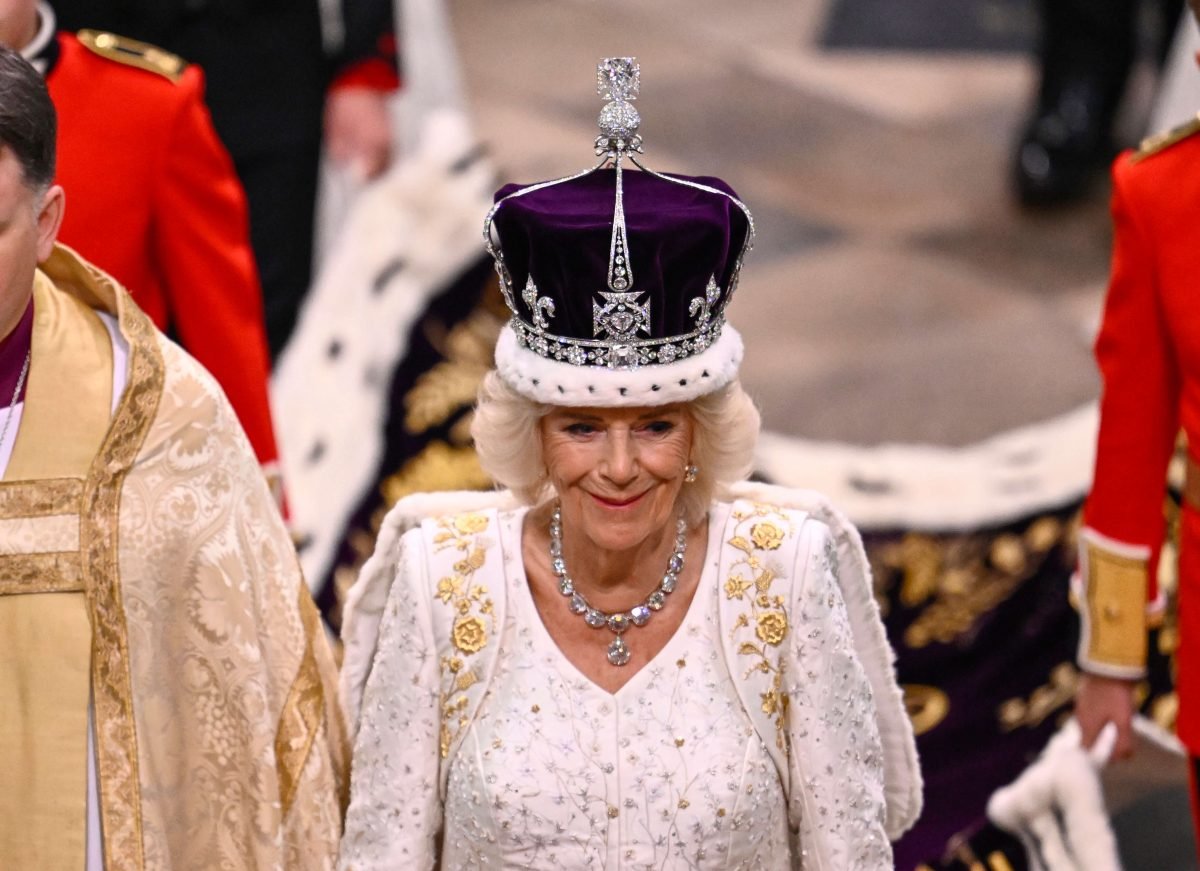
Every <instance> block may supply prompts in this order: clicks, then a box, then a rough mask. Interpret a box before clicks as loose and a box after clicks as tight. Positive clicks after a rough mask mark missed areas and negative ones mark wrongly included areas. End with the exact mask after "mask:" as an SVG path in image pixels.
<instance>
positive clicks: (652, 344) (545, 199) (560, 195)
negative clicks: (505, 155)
mask: <svg viewBox="0 0 1200 871" xmlns="http://www.w3.org/2000/svg"><path fill="white" fill-rule="evenodd" d="M616 185H617V183H616V172H615V170H612V169H598V170H596V171H594V172H590V173H587V174H584V175H582V176H580V177H576V178H573V179H570V180H567V181H562V182H559V183H557V184H552V185H549V186H544V187H543V186H541V185H540V184H534V185H506V186H505V187H503V188H501V189H500V190H499V191H498V192H497V193H496V202H497V203H498V206H497V207H496V210H495V214H494V217H493V219H492V232H493V234H494V238H495V240H496V242H497V251H498V266H499V267H500V272H501V277H502V282H503V285H504V287H505V295H506V301H507V302H508V304H509V307H510V308H511V309H512V310H513V314H514V317H513V319H512V321H511V322H510V324H509V326H508V327H507V328H506V329H505V335H503V336H502V337H501V342H500V345H499V346H498V349H497V365H498V367H499V369H500V372H501V374H502V375H503V376H504V377H505V378H506V380H508V381H509V382H510V384H512V386H514V387H516V388H517V389H518V390H520V391H521V392H523V393H525V394H526V395H529V396H531V397H533V398H536V399H538V400H540V401H548V402H555V403H557V404H580V405H604V404H610V405H641V404H645V405H655V404H662V403H664V402H673V401H679V400H681V399H690V398H694V397H695V396H698V395H701V394H702V393H706V392H709V391H710V390H715V389H717V388H718V387H721V386H723V385H724V384H726V383H728V381H729V380H731V379H732V377H734V375H735V374H736V369H737V365H738V363H740V360H741V341H740V338H738V336H737V333H736V332H735V331H734V330H732V328H730V327H729V326H728V325H727V324H725V323H724V313H725V307H726V305H727V304H728V302H729V300H730V298H731V297H732V295H733V292H734V291H735V290H736V288H737V281H738V275H739V272H740V268H741V262H742V257H743V256H744V254H745V252H746V250H747V249H748V246H749V242H750V239H751V236H752V232H753V229H752V224H751V219H750V217H749V213H748V211H746V209H745V206H744V205H742V203H741V202H740V200H739V199H738V197H737V194H736V193H735V192H734V191H733V189H732V188H731V187H729V185H727V184H726V183H725V182H723V181H721V180H720V179H717V178H711V177H704V176H701V177H689V176H682V175H672V176H669V177H664V176H660V175H658V174H656V173H652V172H647V171H640V170H627V171H624V172H623V173H622V190H623V197H622V199H623V209H622V211H623V217H624V221H625V234H624V246H625V250H624V254H625V265H626V266H628V267H630V269H631V276H630V277H631V279H632V280H631V282H630V284H629V287H628V288H627V289H626V290H625V292H623V293H614V291H613V288H612V287H611V286H610V283H609V279H610V269H611V268H612V266H613V264H612V262H610V261H611V260H612V257H613V244H614V243H613V236H614V233H613V224H614V217H613V216H614V202H615V200H616ZM618 268H619V267H618ZM614 298H615V299H616V302H614ZM631 321H632V324H631ZM614 324H615V326H616V327H617V329H615V330H614V329H612V327H613V325H614ZM606 327H608V329H606ZM621 327H631V328H627V329H626V330H625V331H624V332H623V333H622V332H621V331H620V328H621ZM622 337H624V339H623V338H622ZM717 345H721V349H720V351H721V352H720V353H719V354H714V353H713V352H714V350H715V346H717ZM513 355H515V356H516V357H517V358H519V359H516V360H514V359H512V357H513ZM537 358H540V359H537ZM718 358H719V359H718ZM688 361H690V363H689V362H688ZM514 363H515V364H517V365H513V364H514ZM681 382H682V383H681Z"/></svg>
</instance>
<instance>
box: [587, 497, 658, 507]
mask: <svg viewBox="0 0 1200 871" xmlns="http://www.w3.org/2000/svg"><path fill="white" fill-rule="evenodd" d="M590 495H591V497H592V498H593V499H595V500H596V501H597V502H599V503H600V504H601V505H603V506H605V507H606V508H628V507H629V506H630V505H633V504H634V503H635V502H638V501H640V500H641V498H642V497H643V496H645V495H646V494H645V493H639V494H638V495H636V496H630V497H629V498H628V499H608V498H605V497H604V496H597V495H596V494H595V493H592V494H590Z"/></svg>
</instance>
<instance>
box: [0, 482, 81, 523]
mask: <svg viewBox="0 0 1200 871" xmlns="http://www.w3.org/2000/svg"><path fill="white" fill-rule="evenodd" d="M82 498H83V481H82V480H80V479H79V478H47V479H44V480H40V481H3V482H0V520H13V519H15V518H19V517H52V516H54V515H56V514H78V513H79V505H80V501H81V500H82Z"/></svg>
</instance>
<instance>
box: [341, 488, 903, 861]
mask: <svg viewBox="0 0 1200 871" xmlns="http://www.w3.org/2000/svg"><path fill="white" fill-rule="evenodd" d="M525 516H526V511H525V510H517V511H510V512H503V513H500V514H498V515H497V514H492V515H491V517H492V518H493V519H494V520H495V521H496V523H497V527H491V528H490V529H488V531H487V532H486V533H484V536H485V538H487V539H489V540H491V541H492V542H498V547H497V548H495V549H494V550H493V549H491V547H492V546H491V545H488V547H489V553H495V554H496V555H497V556H499V555H501V554H502V561H503V564H502V565H499V564H497V563H498V562H500V560H497V563H493V562H492V561H491V559H490V558H489V559H488V561H487V564H486V566H485V567H483V568H481V570H480V572H479V573H478V574H476V575H474V576H473V578H474V579H473V580H471V581H470V582H469V583H470V585H473V584H475V583H477V582H481V583H486V585H487V586H486V588H485V587H483V586H480V587H476V588H475V589H476V590H479V591H482V592H487V591H488V590H490V593H487V595H494V594H495V593H499V592H500V589H503V594H502V597H503V599H504V600H505V602H506V605H505V612H504V618H503V621H502V624H501V625H497V626H496V634H497V636H498V637H477V638H476V639H475V640H476V641H477V642H478V645H469V646H472V647H475V649H482V648H484V647H486V648H488V649H495V650H497V653H496V658H495V667H494V671H492V672H491V674H490V676H489V677H488V678H487V687H486V693H485V694H484V695H483V697H482V699H481V701H480V702H479V707H478V710H476V711H475V713H474V716H473V718H471V717H468V716H467V715H466V713H465V712H466V711H467V708H466V700H465V698H463V693H464V692H465V691H466V690H467V689H473V688H474V687H475V684H476V683H477V681H478V678H476V677H475V673H474V672H473V671H471V670H470V669H469V668H468V667H467V666H466V665H465V664H460V663H459V660H458V658H457V657H456V656H453V655H452V656H450V657H447V656H444V655H441V656H440V655H439V654H438V651H437V648H436V645H435V643H434V640H433V639H434V638H435V631H434V628H433V624H432V622H431V621H432V620H433V619H434V615H435V614H438V613H441V610H443V609H446V608H449V607H450V605H451V604H452V601H451V600H452V599H453V597H454V595H457V594H458V593H456V592H455V591H456V590H458V592H460V593H461V592H463V591H464V590H465V588H462V589H460V588H459V587H455V586H454V585H453V584H452V582H451V581H450V580H447V579H442V580H439V581H437V582H436V583H435V582H433V580H432V577H431V576H430V575H429V572H428V568H429V555H428V554H427V552H426V548H429V547H433V548H434V549H436V548H438V547H442V545H438V544H437V543H436V542H437V541H438V540H439V539H440V538H442V536H441V535H438V536H436V537H434V538H433V539H432V541H433V542H434V543H433V544H432V545H430V544H429V543H427V542H428V541H429V540H430V539H428V538H423V537H422V536H424V535H426V534H428V535H430V536H433V535H434V531H428V533H427V531H424V530H413V531H412V532H410V533H409V534H408V535H406V536H405V537H404V539H403V541H402V543H401V544H402V546H401V547H400V549H399V553H398V559H399V561H400V563H399V565H395V571H396V575H395V578H396V580H395V582H394V583H393V584H392V585H391V587H392V588H391V592H390V594H389V596H388V602H387V608H386V616H385V617H384V619H383V623H382V626H381V629H380V634H379V641H378V648H377V655H376V656H375V659H374V667H373V669H372V673H371V676H370V678H369V680H368V683H367V688H366V693H365V695H364V696H363V702H362V710H361V721H360V722H361V727H360V732H359V735H358V741H357V744H356V747H355V758H354V769H353V780H352V794H351V805H350V809H349V813H348V816H347V822H346V833H345V836H344V838H343V842H342V852H341V864H340V866H339V867H340V868H341V869H342V871H366V869H384V868H389V869H391V868H394V869H404V871H409V869H413V871H429V869H433V868H439V869H442V871H450V869H454V871H457V869H483V868H487V869H516V868H528V869H535V871H551V869H552V871H566V869H577V868H579V869H605V871H640V869H705V871H717V869H723V871H724V869H770V871H776V869H789V868H790V869H821V871H826V869H830V871H832V869H837V871H851V869H853V871H867V869H870V871H883V869H886V868H890V867H892V864H891V850H890V848H889V845H888V842H887V837H886V835H885V833H884V827H883V817H884V800H883V784H882V768H881V763H880V749H879V734H878V732H877V731H876V729H875V725H874V719H873V717H872V711H873V710H874V702H873V700H872V691H871V688H870V686H869V684H868V683H867V681H866V679H865V677H864V675H863V669H862V666H861V664H860V663H859V662H858V660H857V658H856V657H855V656H854V653H853V647H852V641H851V637H850V629H849V626H848V624H847V622H846V616H845V611H844V609H843V607H842V606H841V605H840V602H839V597H838V596H837V594H836V590H837V586H836V581H835V580H833V579H834V574H833V573H834V572H835V566H834V564H833V560H836V557H835V556H834V555H833V554H832V550H831V548H832V544H831V540H830V538H829V533H828V530H827V528H826V527H825V526H824V525H823V524H820V523H816V522H812V523H810V522H807V521H806V522H803V523H802V524H801V526H800V528H799V531H798V532H797V534H798V535H799V537H800V539H801V544H800V546H799V551H798V553H799V555H798V557H797V566H796V568H795V571H796V572H797V573H798V574H797V577H798V580H797V584H796V590H797V592H798V595H799V596H800V598H799V599H797V600H796V601H795V602H794V603H793V605H794V608H795V609H796V610H795V612H794V613H795V616H796V618H797V619H799V620H802V621H804V623H805V624H806V626H805V628H803V631H802V632H801V631H800V630H801V626H799V625H798V626H795V627H793V631H792V632H791V633H789V634H788V636H787V638H788V641H787V644H786V645H785V646H787V647H788V650H789V653H788V657H789V660H790V665H789V675H790V678H789V680H788V682H787V685H786V687H785V692H786V694H787V698H788V701H789V704H790V708H789V710H790V714H789V716H788V718H787V719H788V723H789V732H790V740H791V744H792V747H793V752H792V753H791V754H790V761H789V771H788V777H789V779H790V780H791V782H792V792H791V793H790V794H789V795H785V790H784V787H783V785H782V783H781V777H780V774H779V772H778V768H777V766H776V764H775V762H774V760H773V758H772V756H771V754H770V753H768V749H767V747H766V746H765V745H764V743H763V738H762V737H761V735H760V733H759V732H758V731H756V729H755V726H754V723H753V721H752V720H751V718H750V716H749V715H748V713H747V711H746V708H745V707H744V705H743V703H742V701H741V700H740V698H739V694H738V690H739V687H738V686H737V685H736V684H735V683H734V682H735V681H738V680H744V679H745V672H746V671H747V668H751V667H753V665H754V663H755V662H756V661H757V660H756V659H755V657H754V656H749V657H747V658H744V659H737V655H736V654H734V658H735V661H733V662H727V658H728V657H729V656H730V655H731V654H730V652H729V651H730V648H729V646H728V645H727V644H723V643H722V638H721V634H720V628H719V621H720V613H721V612H720V608H721V607H722V606H723V605H724V604H725V602H724V599H720V597H722V596H724V597H727V598H729V599H730V600H731V601H733V600H734V597H735V596H736V597H737V599H738V601H741V595H742V593H743V592H744V590H745V586H749V587H751V588H753V584H750V583H749V582H745V586H743V585H742V583H743V582H742V579H741V578H740V577H738V576H734V577H732V578H731V579H727V580H725V581H724V582H722V577H723V575H722V572H725V573H726V574H728V573H729V568H728V567H727V566H725V564H724V562H723V560H724V559H725V558H724V557H723V553H724V551H723V550H722V546H723V543H725V539H727V538H729V537H730V534H731V533H730V529H731V528H732V527H733V525H734V524H735V521H737V517H736V516H734V517H731V508H730V506H729V505H727V504H720V503H717V504H715V505H714V510H713V512H712V514H711V516H710V521H709V546H708V552H707V553H706V554H705V555H704V560H705V563H704V567H703V571H702V573H701V580H700V583H699V586H698V589H697V591H696V594H695V596H694V598H693V600H692V603H691V605H690V606H689V609H688V613H687V614H686V615H685V617H684V620H683V623H682V624H681V625H680V627H679V629H678V630H677V631H676V633H675V635H674V636H673V637H672V638H671V639H670V640H669V641H668V643H667V644H666V646H665V647H664V648H663V649H662V650H661V651H660V652H659V654H658V655H657V656H656V657H655V658H654V659H653V660H652V661H651V662H650V663H648V664H647V665H646V666H644V667H643V668H642V669H641V670H640V671H638V672H637V673H636V674H635V675H634V676H633V677H632V678H631V679H630V681H629V682H628V683H626V684H625V685H624V686H623V687H622V688H621V689H620V690H618V691H617V692H616V693H615V694H614V693H608V692H606V691H605V690H602V689H601V688H599V687H597V686H596V685H595V684H593V683H592V682H591V681H590V680H588V679H587V678H586V677H584V676H583V675H582V673H580V672H579V671H578V670H577V669H576V668H575V667H574V666H573V665H572V664H571V663H570V662H569V660H567V659H566V657H565V656H564V655H563V654H562V652H561V651H560V650H559V649H558V647H557V646H556V645H555V644H554V642H553V640H552V639H551V638H550V635H549V633H548V632H547V630H546V628H545V626H544V625H543V623H542V622H541V618H540V616H539V614H538V613H537V610H536V608H535V606H534V603H533V599H532V596H531V594H530V592H529V589H528V586H527V580H526V578H525V571H524V566H523V563H522V560H521V545H520V542H521V524H522V522H523V520H524V518H525ZM778 516H780V517H783V515H778ZM752 521H753V518H752V519H751V520H744V521H742V522H744V523H751V522H752ZM479 523H480V527H481V528H483V527H484V526H486V524H485V523H484V522H483V520H482V519H480V520H479ZM727 524H729V527H730V528H727ZM764 525H769V524H764ZM450 526H453V523H450V524H449V525H448V526H447V528H449V527H450ZM737 541H739V542H740V543H741V545H743V546H746V547H749V546H750V545H749V544H748V543H747V542H745V541H743V540H742V539H737ZM774 546H777V545H776V544H774V543H771V542H767V543H766V544H765V545H764V548H765V551H764V552H773V551H770V548H771V547H774ZM461 552H462V553H464V554H465V553H466V551H461ZM755 552H756V553H757V552H758V551H757V550H756V551H755ZM738 553H739V554H740V553H741V552H740V551H739V552H738ZM688 557H689V558H695V555H693V554H690V553H689V554H688ZM461 565H462V566H463V567H464V568H466V564H465V562H464V563H462V564H461ZM776 568H777V569H778V570H780V571H784V570H785V567H783V566H777V567H776ZM456 571H457V569H456ZM485 572H486V579H484V578H483V575H484V573H485ZM768 574H769V573H768ZM433 577H437V575H434V576H433ZM766 577H767V576H766V575H764V580H766ZM766 583H768V584H769V583H770V582H769V580H768V581H766ZM443 585H449V586H446V589H444V590H443V588H442V587H443ZM731 585H732V586H731ZM439 600H440V601H439ZM489 607H490V604H489ZM771 607H778V606H777V605H772V606H771ZM462 613H463V614H466V613H467V612H466V611H463V612H462ZM441 619H445V618H441ZM461 620H462V621H463V622H464V624H467V623H472V622H474V620H475V618H474V617H471V616H465V617H462V618H461ZM456 625H457V624H456ZM479 625H484V624H479ZM580 627H581V631H587V632H594V631H596V630H592V629H590V628H587V627H586V626H584V625H583V623H582V621H581V623H580ZM741 631H743V632H750V633H751V637H753V632H752V630H750V629H743V630H741ZM597 634H599V632H597ZM605 637H606V638H607V633H606V634H605ZM627 637H628V640H629V643H630V645H631V646H632V645H636V644H637V641H638V639H637V630H636V629H635V630H631V632H630V634H629V636H627ZM469 640H470V639H464V641H469ZM744 646H747V645H743V647H744ZM749 646H753V645H749ZM739 651H740V652H744V651H741V649H740V648H739ZM456 665H458V666H459V667H461V668H462V671H461V672H460V671H458V670H457V668H456V667H455V666H456ZM447 671H449V673H450V675H451V677H455V676H457V677H458V678H460V680H458V681H457V682H455V683H453V687H454V689H453V690H452V691H451V692H449V693H448V694H447V691H446V689H445V687H446V684H444V682H443V676H444V675H445V674H446V673H447ZM463 676H466V677H467V680H466V682H465V683H463V682H462V681H461V678H462V677H463ZM456 699H458V700H460V701H456ZM459 704H461V705H462V707H459V706H458V705H459ZM765 704H766V701H765V697H764V705H765ZM460 729H461V730H463V731H461V732H458V731H457V730H460ZM447 730H449V731H447ZM455 733H457V734H456V736H455V737H453V738H452V737H451V736H452V735H455ZM439 746H440V747H441V748H442V753H443V754H447V753H448V756H446V758H443V759H441V761H440V762H439V761H438V748H439ZM803 757H807V758H803ZM439 768H440V771H441V773H440V774H439ZM443 778H444V781H443ZM443 782H444V784H445V785H444V793H443V792H442V789H443V787H442V783H443ZM789 808H790V810H789Z"/></svg>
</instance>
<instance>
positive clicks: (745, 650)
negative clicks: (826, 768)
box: [725, 505, 796, 750]
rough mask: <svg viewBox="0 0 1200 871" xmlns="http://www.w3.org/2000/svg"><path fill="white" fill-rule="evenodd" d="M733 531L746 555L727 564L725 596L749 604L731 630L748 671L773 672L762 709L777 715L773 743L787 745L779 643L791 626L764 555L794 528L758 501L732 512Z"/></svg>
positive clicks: (733, 543)
mask: <svg viewBox="0 0 1200 871" xmlns="http://www.w3.org/2000/svg"><path fill="white" fill-rule="evenodd" d="M733 520H734V526H733V536H732V537H731V538H730V539H729V541H728V542H726V544H727V545H728V546H729V547H732V548H734V549H736V550H740V551H742V552H743V553H744V554H745V557H743V558H741V559H739V560H737V561H736V562H734V563H733V564H732V565H731V566H730V568H729V578H728V579H727V580H726V581H725V596H726V597H727V598H729V599H738V600H739V601H742V602H744V603H746V606H747V607H746V610H744V611H743V612H742V613H741V614H739V615H738V617H737V619H736V620H735V621H734V623H733V629H732V631H731V635H732V637H733V640H734V641H735V642H736V641H737V640H738V638H739V637H741V638H742V639H743V640H742V641H741V642H740V643H738V646H737V652H738V655H739V656H749V657H750V658H751V659H752V664H751V666H750V668H749V669H747V671H746V673H745V677H747V678H748V677H749V676H750V675H751V674H752V673H753V672H755V671H761V672H763V673H765V674H770V675H771V688H770V690H768V691H767V692H765V693H763V694H762V711H763V713H764V714H766V715H767V716H769V717H774V718H775V744H776V746H778V747H779V749H780V750H786V749H787V705H788V697H787V693H786V692H784V691H783V670H784V666H783V661H784V660H783V657H782V656H780V655H779V653H778V651H776V650H773V649H772V648H777V647H779V645H781V644H782V643H783V642H784V640H785V639H786V638H787V636H788V632H789V631H790V629H791V626H790V623H789V620H788V612H787V608H788V603H787V602H786V601H785V600H784V597H783V596H780V595H778V594H775V593H772V589H771V588H772V586H773V585H774V583H775V581H776V579H777V575H776V574H775V572H774V571H773V570H772V569H770V568H768V567H767V565H766V563H767V562H768V561H769V558H767V557H766V556H765V555H766V554H768V553H770V552H771V551H775V550H779V548H780V546H781V545H782V544H783V542H784V540H785V539H787V538H790V537H791V536H792V535H794V534H795V531H796V530H795V529H794V528H793V526H792V521H791V518H789V517H788V516H787V515H786V514H785V513H783V512H782V511H780V510H779V509H778V508H776V507H774V506H771V505H754V506H753V509H752V510H751V511H749V512H746V511H738V510H735V511H734V512H733Z"/></svg>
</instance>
